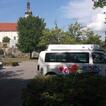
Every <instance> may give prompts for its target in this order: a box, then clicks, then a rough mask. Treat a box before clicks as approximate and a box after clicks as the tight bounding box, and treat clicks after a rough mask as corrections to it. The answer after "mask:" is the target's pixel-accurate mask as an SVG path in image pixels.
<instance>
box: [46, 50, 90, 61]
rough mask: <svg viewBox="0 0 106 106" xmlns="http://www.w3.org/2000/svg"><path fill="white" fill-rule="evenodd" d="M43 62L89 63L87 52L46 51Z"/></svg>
mask: <svg viewBox="0 0 106 106" xmlns="http://www.w3.org/2000/svg"><path fill="white" fill-rule="evenodd" d="M45 62H70V63H89V53H76V52H75V53H46V57H45Z"/></svg>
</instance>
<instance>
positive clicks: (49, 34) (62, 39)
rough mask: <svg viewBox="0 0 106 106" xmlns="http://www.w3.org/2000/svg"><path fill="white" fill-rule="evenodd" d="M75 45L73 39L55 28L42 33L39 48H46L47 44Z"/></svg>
mask: <svg viewBox="0 0 106 106" xmlns="http://www.w3.org/2000/svg"><path fill="white" fill-rule="evenodd" d="M70 43H75V39H74V38H72V37H71V36H69V34H68V33H67V32H64V31H63V30H62V29H60V28H58V27H57V26H56V27H55V28H53V29H46V30H44V31H43V36H42V38H41V41H40V44H39V45H40V46H47V45H48V44H70Z"/></svg>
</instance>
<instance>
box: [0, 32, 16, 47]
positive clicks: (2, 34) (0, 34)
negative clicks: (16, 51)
mask: <svg viewBox="0 0 106 106" xmlns="http://www.w3.org/2000/svg"><path fill="white" fill-rule="evenodd" d="M6 36H8V37H9V38H10V47H12V46H15V45H16V43H17V41H18V33H17V32H16V31H13V32H12V31H7V32H4V31H2V32H0V42H2V40H3V38H4V37H6ZM14 37H15V38H16V39H14Z"/></svg>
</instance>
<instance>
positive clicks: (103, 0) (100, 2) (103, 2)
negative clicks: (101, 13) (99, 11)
mask: <svg viewBox="0 0 106 106" xmlns="http://www.w3.org/2000/svg"><path fill="white" fill-rule="evenodd" d="M92 1H93V2H94V7H96V8H97V7H100V8H103V7H104V6H106V0H97V1H95V0H92Z"/></svg>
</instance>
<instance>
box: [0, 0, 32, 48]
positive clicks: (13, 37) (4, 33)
mask: <svg viewBox="0 0 106 106" xmlns="http://www.w3.org/2000/svg"><path fill="white" fill-rule="evenodd" d="M29 15H32V11H31V9H30V2H29V1H27V6H26V11H25V17H28V16H29ZM4 37H8V38H9V39H10V42H9V44H8V47H10V48H12V47H13V48H16V44H17V43H18V32H17V23H8V22H5V23H0V44H2V43H3V38H4Z"/></svg>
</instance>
